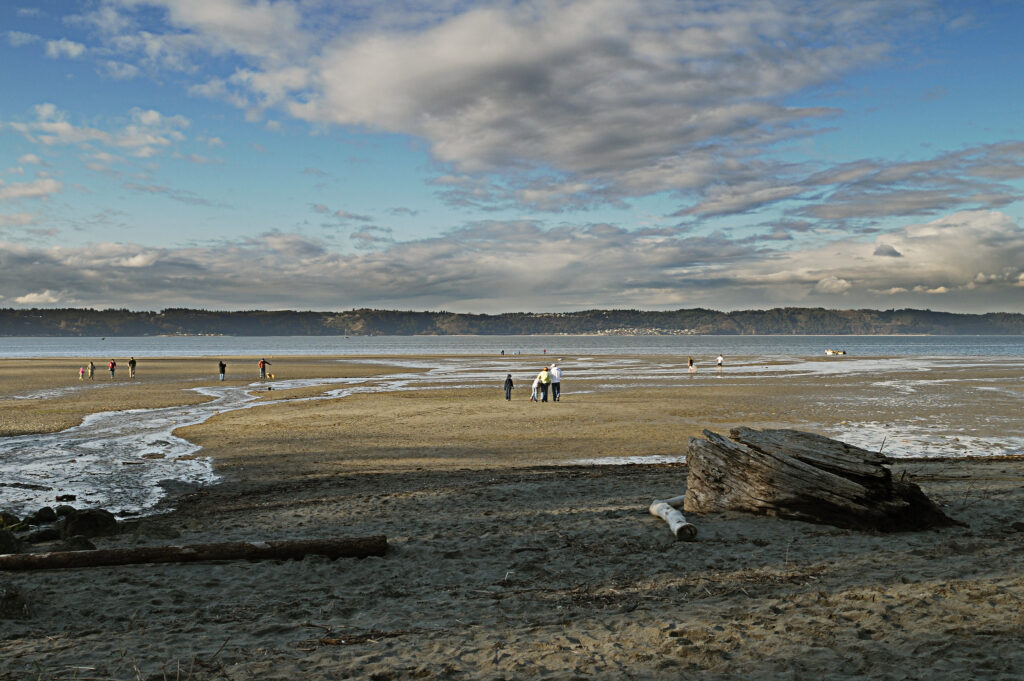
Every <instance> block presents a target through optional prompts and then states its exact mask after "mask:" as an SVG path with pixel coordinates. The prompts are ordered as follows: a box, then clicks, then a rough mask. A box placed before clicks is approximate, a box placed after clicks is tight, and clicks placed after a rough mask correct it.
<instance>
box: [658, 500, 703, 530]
mask: <svg viewBox="0 0 1024 681" xmlns="http://www.w3.org/2000/svg"><path fill="white" fill-rule="evenodd" d="M684 500H685V496H679V497H672V498H671V499H655V500H654V501H652V502H651V507H650V509H649V510H650V513H651V515H653V516H656V517H658V518H661V519H662V520H664V521H665V522H666V523H668V529H670V530H672V534H674V535H675V537H676V539H679V540H681V541H693V540H695V539H696V538H697V527H696V526H695V525H691V524H690V523H688V522H686V518H685V517H683V514H682V513H680V512H679V509H680V508H681V507H682V505H683V502H684Z"/></svg>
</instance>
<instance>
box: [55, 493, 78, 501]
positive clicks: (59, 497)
mask: <svg viewBox="0 0 1024 681" xmlns="http://www.w3.org/2000/svg"><path fill="white" fill-rule="evenodd" d="M77 499H78V497H76V496H75V495H74V494H58V495H57V496H56V498H54V501H75V500H77Z"/></svg>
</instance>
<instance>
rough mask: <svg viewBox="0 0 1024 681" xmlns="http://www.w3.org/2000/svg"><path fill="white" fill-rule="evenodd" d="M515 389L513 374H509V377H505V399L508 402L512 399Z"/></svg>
mask: <svg viewBox="0 0 1024 681" xmlns="http://www.w3.org/2000/svg"><path fill="white" fill-rule="evenodd" d="M514 387H515V386H514V385H512V374H509V375H508V376H506V377H505V399H506V400H511V399H512V388H514Z"/></svg>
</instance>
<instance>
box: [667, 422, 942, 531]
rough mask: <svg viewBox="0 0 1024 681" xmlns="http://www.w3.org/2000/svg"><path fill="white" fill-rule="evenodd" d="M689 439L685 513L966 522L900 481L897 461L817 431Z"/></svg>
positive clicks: (866, 523)
mask: <svg viewBox="0 0 1024 681" xmlns="http://www.w3.org/2000/svg"><path fill="white" fill-rule="evenodd" d="M729 435H730V438H731V439H726V438H724V437H722V436H721V435H718V434H716V433H713V432H711V431H708V430H705V431H704V437H705V439H701V438H690V445H689V450H688V453H687V457H686V460H687V465H688V468H689V476H688V478H687V481H686V495H685V501H684V504H683V508H684V509H685V510H686V511H687V512H690V513H706V512H710V511H722V510H737V511H749V512H753V513H760V514H764V515H771V516H778V517H781V518H792V519H796V520H805V521H809V522H814V523H824V524H828V525H835V526H837V527H844V528H853V529H871V530H881V531H899V530H918V529H925V528H930V527H946V526H950V525H958V524H962V523H959V522H957V521H955V520H953V519H951V518H949V517H948V516H946V514H945V513H943V512H942V511H941V510H940V509H939V507H938V506H936V505H935V504H934V503H933V502H932V501H931V500H930V499H928V497H926V496H925V495H924V493H923V492H922V491H921V489H920V488H919V487H918V486H917V485H915V484H913V483H910V482H905V481H897V480H893V478H892V473H891V472H890V471H889V469H888V468H886V467H885V464H889V463H892V460H891V459H889V458H888V457H886V456H883V455H882V454H881V453H878V452H870V451H868V450H865V449H860V448H859V447H854V446H852V445H848V444H846V443H844V442H840V441H838V440H833V439H830V438H827V437H823V436H821V435H815V434H813V433H805V432H801V431H797V430H764V431H758V430H754V429H751V428H735V429H733V430H732V431H730V434H729Z"/></svg>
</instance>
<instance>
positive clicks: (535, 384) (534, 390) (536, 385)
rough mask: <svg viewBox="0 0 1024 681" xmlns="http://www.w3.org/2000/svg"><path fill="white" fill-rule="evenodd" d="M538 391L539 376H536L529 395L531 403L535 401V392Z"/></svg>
mask: <svg viewBox="0 0 1024 681" xmlns="http://www.w3.org/2000/svg"><path fill="white" fill-rule="evenodd" d="M538 390H540V376H537V378H535V379H533V392H532V393H530V401H531V402H536V401H537V391H538Z"/></svg>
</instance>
